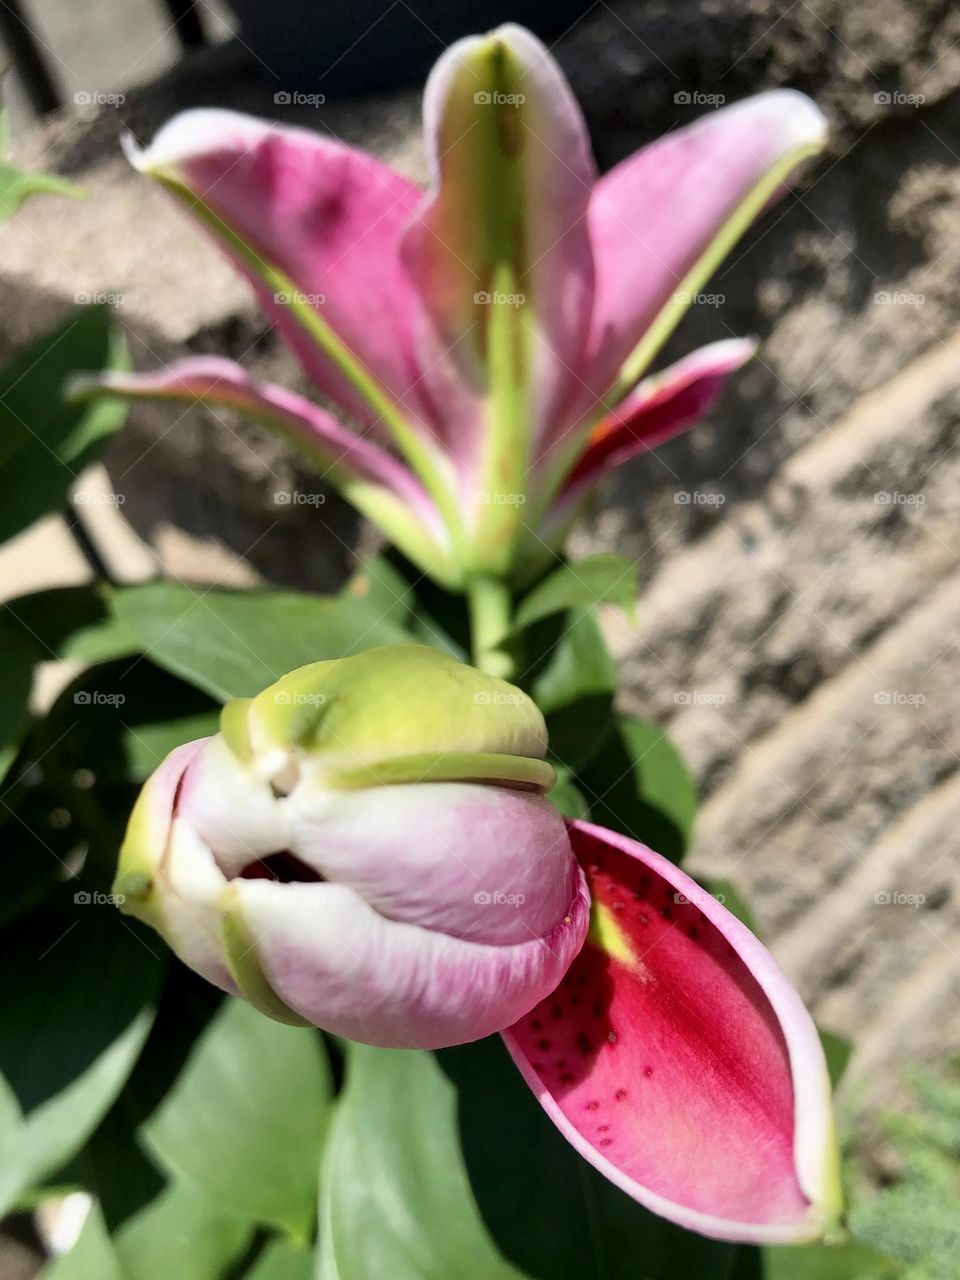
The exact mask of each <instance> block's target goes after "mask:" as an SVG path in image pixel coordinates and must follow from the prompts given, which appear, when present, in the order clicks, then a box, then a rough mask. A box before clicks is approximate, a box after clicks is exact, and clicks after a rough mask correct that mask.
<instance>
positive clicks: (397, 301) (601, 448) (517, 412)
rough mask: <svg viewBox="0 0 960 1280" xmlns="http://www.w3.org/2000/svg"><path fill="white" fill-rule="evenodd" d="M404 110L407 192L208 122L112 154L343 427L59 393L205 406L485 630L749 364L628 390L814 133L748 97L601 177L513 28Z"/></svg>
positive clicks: (732, 345)
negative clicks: (639, 463)
mask: <svg viewBox="0 0 960 1280" xmlns="http://www.w3.org/2000/svg"><path fill="white" fill-rule="evenodd" d="M423 114H424V132H425V144H426V153H427V160H428V164H429V172H430V185H429V189H428V190H426V191H424V190H422V189H421V188H420V187H419V186H417V185H416V184H415V183H413V182H411V181H409V180H408V179H407V178H406V177H404V176H402V175H401V174H399V173H397V172H396V171H395V170H393V169H391V168H390V167H389V166H387V165H386V164H384V163H382V162H381V161H380V160H378V159H376V158H375V157H373V156H371V155H368V154H365V153H364V152H362V151H359V150H356V149H354V148H352V147H349V146H346V145H344V144H342V143H340V142H338V141H336V140H334V139H332V138H329V137H325V136H322V135H320V134H317V133H313V132H310V131H307V130H304V129H300V128H289V127H284V126H281V125H277V124H274V123H270V122H266V121H262V120H257V119H252V118H249V117H247V116H244V115H240V114H237V113H234V112H231V111H225V110H208V109H202V110H192V111H187V112H185V113H183V114H181V115H179V116H177V117H175V118H174V119H173V120H171V121H170V122H169V123H168V124H167V125H166V126H165V127H164V128H162V129H161V130H160V132H159V133H158V134H157V135H156V137H155V138H154V139H153V142H152V143H151V144H150V145H149V146H148V147H146V148H145V149H140V148H139V147H138V146H136V145H135V144H133V143H128V147H127V150H128V154H129V156H130V159H131V161H132V162H133V164H134V165H135V166H136V167H137V168H138V169H139V170H141V171H142V172H143V173H146V174H149V175H150V176H152V177H154V178H156V179H157V180H158V181H160V182H161V183H163V184H164V185H165V186H166V187H167V188H168V189H169V190H170V191H171V192H172V193H173V194H174V195H175V196H176V197H177V199H179V200H180V201H182V202H183V204H184V206H185V207H186V208H187V209H188V210H189V211H190V212H191V213H192V214H193V215H194V216H195V217H196V218H197V219H199V221H200V222H201V223H202V224H203V225H204V226H205V227H206V228H207V230H208V231H209V232H211V233H212V235H213V236H214V237H215V238H216V239H217V241H218V242H219V243H220V245H221V246H222V247H223V249H224V250H225V251H226V253H227V254H228V255H229V257H230V258H231V260H232V261H233V262H234V264H235V265H236V266H237V268H238V269H239V270H240V271H241V272H242V273H243V274H244V275H245V276H246V277H247V279H248V280H249V281H250V283H251V285H252V286H253V289H254V291H255V293H256V295H257V297H258V299H259V301H260V303H261V305H262V306H263V308H264V310H265V312H266V313H267V315H268V317H269V318H270V320H271V322H272V323H273V324H274V326H275V327H276V329H277V331H278V333H279V334H280V336H281V337H282V338H283V340H284V341H285V342H286V343H287V344H288V345H289V347H290V348H291V350H292V351H293V352H294V353H295V355H296V357H297V358H298V360H299V362H300V364H301V365H302V366H303V369H304V370H305V372H306V374H307V375H308V376H309V378H310V379H311V381H312V383H313V384H314V385H315V387H316V388H317V390H318V391H319V392H321V393H322V395H323V396H324V397H326V398H327V399H328V400H331V401H333V402H334V403H335V404H336V405H338V406H339V407H340V409H341V410H342V413H343V415H344V421H341V420H339V419H338V418H337V417H335V416H334V415H333V414H332V413H331V412H329V411H328V410H327V409H326V408H321V407H320V406H319V405H317V404H315V403H313V402H312V401H310V400H308V399H306V398H305V397H304V396H302V395H299V394H295V393H294V392H292V391H290V390H287V389H284V388H282V387H279V386H274V385H268V384H258V383H256V382H254V381H253V380H252V379H251V378H250V377H249V375H248V374H247V373H246V372H245V371H244V370H243V369H242V368H241V367H240V366H239V365H237V364H234V363H232V362H230V361H228V360H225V359H219V358H215V357H206V356H199V357H192V358H188V359H184V360H179V361H177V362H175V363H174V364H172V365H170V366H169V367H167V368H166V369H162V370H159V371H156V372H152V373H146V374H139V375H131V374H127V373H111V374H107V375H101V376H97V377H96V378H86V379H82V380H81V381H80V382H79V383H78V385H77V387H76V389H75V393H76V394H78V395H87V394H92V393H95V392H108V393H114V394H117V395H121V396H138V397H151V398H159V399H170V400H182V401H186V402H188V403H190V402H194V401H196V400H202V401H204V402H205V403H206V404H208V405H213V406H218V405H219V406H228V407H230V408H233V409H236V410H240V411H242V412H244V413H246V414H248V415H249V416H251V417H252V418H255V419H257V420H258V421H260V422H261V423H265V424H267V425H268V426H270V427H272V428H274V429H276V430H277V431H279V432H281V433H282V434H283V435H285V436H286V437H287V438H288V439H289V440H290V441H292V442H293V444H294V445H296V447H297V448H298V449H299V450H300V451H301V452H302V453H303V454H304V455H306V457H307V458H309V459H310V460H311V461H312V462H313V463H314V464H315V465H316V466H317V467H318V468H319V469H320V471H321V472H322V473H323V474H324V475H325V476H326V477H328V478H329V479H330V480H331V481H332V482H333V483H334V484H336V485H337V486H339V488H340V489H341V491H342V492H343V493H344V495H345V496H346V497H347V498H348V499H349V500H350V501H351V502H352V503H353V504H354V505H355V506H356V507H357V508H358V509H359V510H360V511H361V512H363V513H364V514H366V515H367V516H368V517H370V518H371V519H372V520H373V521H375V522H376V523H377V524H378V525H379V526H380V528H381V529H382V530H383V531H384V532H385V533H386V535H387V536H388V537H389V538H390V539H391V540H392V542H393V543H394V544H395V545H396V546H397V547H399V548H400V549H401V550H402V551H403V552H404V553H405V554H406V556H407V557H408V558H409V559H410V560H411V561H413V562H414V563H415V564H416V565H417V566H418V567H419V569H421V570H422V571H423V572H425V573H427V574H428V575H430V576H431V577H432V578H433V579H434V580H436V581H437V582H438V583H440V584H442V585H443V586H445V587H447V588H449V589H452V590H456V591H464V592H466V593H467V594H468V596H469V597H470V598H471V599H472V601H473V606H474V611H475V613H477V614H479V615H480V616H481V628H482V630H484V631H486V632H487V633H488V634H490V633H493V634H496V633H497V632H502V631H503V630H505V623H504V620H503V617H502V615H503V614H504V612H505V611H507V610H508V609H509V602H508V600H507V593H506V588H505V585H504V584H508V583H513V584H514V585H516V584H518V583H519V584H521V585H522V584H523V583H525V582H529V581H531V580H532V579H533V578H535V577H536V575H537V574H538V572H540V571H542V570H543V568H544V567H545V566H546V565H547V564H549V562H550V559H551V557H553V556H554V555H555V554H556V552H557V551H558V549H560V548H561V547H562V544H563V541H564V539H565V536H566V534H567V532H568V530H569V528H570V526H571V524H572V523H573V520H574V518H575V517H576V515H577V514H578V512H579V511H580V510H581V508H582V506H583V504H584V502H585V500H586V499H587V498H588V497H589V496H590V494H591V493H592V491H593V490H594V489H595V487H596V485H597V483H598V481H599V480H600V479H601V477H602V476H603V475H604V474H605V473H606V472H607V471H608V470H609V469H610V468H611V467H615V466H617V465H619V464H620V463H621V462H623V461H624V460H626V459H627V458H630V457H631V456H633V455H634V454H636V453H638V452H640V451H642V450H646V449H650V448H653V447H654V446H656V445H658V444H660V443H661V442H663V441H664V440H666V439H668V438H669V437H670V436H672V435H673V434H675V433H676V432H677V431H679V430H681V429H683V428H685V427H688V426H689V425H691V424H692V423H693V422H695V421H696V420H697V419H699V418H700V417H702V416H703V414H704V413H705V412H706V411H707V410H708V409H709V407H710V405H711V403H712V402H713V401H714V399H715V398H716V396H717V394H718V393H719V391H720V390H721V388H722V387H723V385H724V383H725V381H726V379H727V377H728V376H729V375H730V374H731V372H732V371H734V370H736V369H737V368H738V367H739V366H740V365H742V364H743V362H744V361H745V360H747V359H748V358H749V357H750V355H751V354H752V352H753V351H754V347H755V344H754V343H753V342H752V341H751V340H748V339H740V338H736V337H730V336H725V337H723V338H721V339H720V340H719V341H717V342H714V343H711V344H710V345H708V346H706V347H703V348H701V349H700V350H698V351H695V352H694V353H692V354H691V355H689V356H687V357H686V358H684V359H682V360H680V361H679V362H678V363H676V364H674V365H672V366H670V367H669V368H666V369H661V370H660V371H658V372H655V373H651V372H650V369H651V365H652V362H653V361H654V359H655V357H656V356H657V354H658V352H659V351H660V349H661V347H662V346H663V344H664V342H665V340H666V339H667V338H668V336H669V335H670V334H671V332H672V331H673V329H674V328H675V326H676V325H677V323H678V321H679V320H680V318H681V316H682V315H683V313H684V311H685V310H686V308H687V307H688V306H689V305H690V303H691V301H692V300H693V299H695V298H696V296H697V294H698V291H699V290H700V289H701V287H702V285H703V283H704V282H705V280H706V279H707V278H708V276H709V275H710V273H711V272H712V271H713V270H714V268H715V267H716V266H717V264H718V263H719V262H720V261H721V259H722V258H723V256H724V255H725V254H726V253H727V252H728V251H729V249H730V248H731V246H732V245H733V244H734V243H735V241H736V240H737V238H738V237H739V236H740V235H741V233H742V232H743V231H744V229H745V228H746V227H747V226H748V225H749V223H750V222H751V220H752V219H753V218H754V217H755V216H756V215H757V214H758V213H759V212H760V211H761V210H762V209H763V208H764V207H765V206H766V205H767V204H768V203H769V201H770V200H771V199H772V198H773V197H774V196H775V195H776V194H777V193H778V191H779V190H780V189H781V188H782V186H783V184H784V182H785V180H786V179H787V178H788V176H789V175H790V174H791V172H792V171H793V170H794V168H795V167H796V166H797V164H798V163H799V162H800V161H802V160H803V159H804V158H805V157H807V156H809V155H811V154H812V153H814V152H816V151H817V150H818V149H819V148H820V147H821V146H822V145H823V142H824V138H825V126H824V120H823V117H822V116H821V114H820V112H819V111H818V110H817V108H816V107H815V106H814V105H813V103H812V102H810V100H809V99H807V98H806V97H804V96H803V95H802V94H799V93H796V92H793V91H789V90H777V91H773V92H767V93H762V94H760V95H758V96H756V97H753V98H750V99H748V100H746V101H744V102H740V103H737V104H735V105H733V106H730V107H726V108H724V109H721V110H716V111H713V112H712V113H711V114H709V115H708V116H706V117H705V118H703V119H701V120H698V121H697V122H695V123H694V124H692V125H690V126H689V127H685V128H678V129H676V130H675V131H673V132H672V133H670V134H668V135H667V136H666V137H664V138H662V139H660V140H659V141H657V142H654V143H653V144H651V145H649V146H646V147H644V148H642V149H641V150H639V151H637V152H636V153H635V154H634V155H632V156H630V157H628V158H627V159H626V160H624V161H623V162H622V163H620V164H619V165H617V166H616V167H615V168H614V169H613V170H612V171H611V172H609V173H607V174H605V175H603V176H598V174H597V170H596V167H595V164H594V160H593V157H592V154H591V149H590V145H589V139H588V135H587V130H586V127H585V124H584V120H583V117H582V115H581V112H580V109H579V107H578V104H577V102H576V100H575V98H574V96H573V94H572V92H571V89H570V87H569V85H568V83H567V81H566V79H565V78H564V76H563V74H562V72H561V70H560V68H559V67H558V65H557V63H556V62H555V61H554V59H553V58H552V57H551V55H550V54H549V53H548V51H547V50H546V48H545V47H544V46H543V45H542V44H541V43H540V42H539V41H538V40H537V39H536V38H535V37H534V36H533V35H531V34H530V33H529V32H528V31H526V30H524V29H522V28H520V27H516V26H512V25H511V26H505V27H501V28H499V29H498V30H496V31H494V32H493V33H491V34H489V35H486V36H477V37H471V38H469V39H465V40H461V41H459V42H458V43H456V44H454V45H453V46H451V47H450V48H449V49H448V50H447V51H446V52H445V53H444V55H443V56H442V57H441V58H440V60H439V61H438V63H437V64H436V66H435V67H434V69H433V71H432V73H431V75H430V78H429V81H428V84H427V87H426V92H425V98H424V113H423ZM484 618H485V620H484Z"/></svg>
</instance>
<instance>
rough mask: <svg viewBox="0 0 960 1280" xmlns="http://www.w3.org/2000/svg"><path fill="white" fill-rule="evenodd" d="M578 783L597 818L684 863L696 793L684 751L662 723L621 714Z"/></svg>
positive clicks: (606, 824) (691, 826)
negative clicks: (679, 750)
mask: <svg viewBox="0 0 960 1280" xmlns="http://www.w3.org/2000/svg"><path fill="white" fill-rule="evenodd" d="M579 781H580V784H581V787H582V789H583V792H584V795H585V796H586V799H587V803H588V804H589V806H590V813H591V815H592V817H593V821H594V822H598V823H600V824H601V826H605V827H611V828H612V829H613V830H615V831H620V832H622V833H623V834H624V835H628V836H632V837H633V838H634V839H635V840H641V841H643V843H644V844H647V845H649V846H650V848H651V849H655V850H656V851H657V853H662V854H663V855H664V857H667V858H671V859H673V860H674V861H675V862H679V861H680V859H681V858H682V857H683V854H684V853H685V851H686V849H687V845H688V844H689V842H690V836H691V832H692V830H693V820H694V817H695V815H696V811H697V791H696V787H695V785H694V782H693V779H692V778H691V776H690V774H689V772H688V770H687V767H686V765H685V764H684V763H683V760H682V758H681V756H680V753H679V752H678V751H677V749H676V747H675V746H674V745H673V743H672V742H671V741H670V739H669V738H668V737H667V736H666V734H665V733H664V732H663V730H662V729H660V728H659V727H658V726H657V725H655V724H653V723H652V722H651V721H649V720H638V719H635V718H633V717H630V716H622V717H618V719H617V720H616V722H615V726H614V729H613V731H612V733H611V734H610V735H609V737H608V738H607V739H606V740H605V741H604V743H603V746H602V748H601V749H600V750H599V751H598V752H597V753H596V754H595V755H594V757H593V758H592V759H591V760H590V762H589V764H588V765H587V766H586V767H585V768H584V769H583V770H581V771H580V774H579Z"/></svg>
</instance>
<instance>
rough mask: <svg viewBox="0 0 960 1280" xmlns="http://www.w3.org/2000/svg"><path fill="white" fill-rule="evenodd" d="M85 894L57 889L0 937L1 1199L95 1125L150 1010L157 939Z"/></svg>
mask: <svg viewBox="0 0 960 1280" xmlns="http://www.w3.org/2000/svg"><path fill="white" fill-rule="evenodd" d="M75 893H76V894H77V895H78V898H77V900H75V898H74V894H75ZM85 894H86V891H84V890H80V889H77V890H75V891H74V890H72V889H64V891H63V892H62V893H61V895H60V896H59V897H58V899H57V900H56V901H55V902H50V903H48V904H46V905H45V906H44V908H43V910H42V911H41V910H36V911H33V912H31V913H30V914H28V915H25V916H22V917H20V918H19V919H18V920H17V921H16V922H15V923H14V924H13V925H12V926H10V927H8V928H7V929H6V930H5V931H4V934H3V936H2V940H0V971H2V972H3V973H5V974H8V975H14V974H15V975H16V980H15V981H12V980H11V981H7V982H5V983H3V984H2V986H0V1025H2V1026H3V1036H2V1038H0V1073H2V1081H0V1089H2V1094H3V1096H2V1101H0V1113H2V1118H0V1206H5V1205H9V1204H11V1203H12V1202H13V1200H14V1199H15V1198H16V1197H17V1196H19V1195H20V1194H21V1193H22V1192H23V1191H25V1190H26V1189H28V1188H29V1187H31V1186H33V1185H34V1184H35V1183H37V1182H38V1181H39V1180H40V1179H42V1178H43V1177H45V1176H46V1175H48V1174H49V1173H51V1172H52V1171H53V1170H54V1169H56V1168H58V1167H59V1166H60V1165H62V1164H63V1163H64V1162H65V1161H66V1160H68V1159H69V1158H70V1157H71V1156H72V1154H73V1153H74V1151H75V1150H76V1149H77V1148H78V1147H79V1145H80V1144H81V1143H82V1142H83V1141H84V1139H85V1138H86V1137H87V1135H88V1134H89V1133H90V1132H91V1131H92V1130H93V1129H94V1127H95V1126H96V1124H97V1122H98V1121H99V1120H100V1118H101V1116H102V1115H103V1114H104V1113H105V1111H106V1110H107V1108H108V1107H109V1106H110V1104H111V1102H112V1101H113V1099H114V1098H115V1097H116V1096H117V1094H118V1092H119V1090H120V1088H121V1087H122V1085H123V1082H124V1080H125V1079H126V1078H127V1076H128V1074H129V1073H130V1070H131V1068H132V1066H133V1064H134V1061H135V1060H136V1057H137V1054H138V1053H139V1052H140V1048H141V1046H142V1044H143V1042H144V1039H145V1037H146V1035H147V1032H148V1030H149V1028H150V1023H151V1021H152V1018H153V1003H154V999H155V994H156V990H157V984H158V980H159V975H160V969H161V964H160V956H159V948H154V945H153V941H152V939H151V940H148V939H147V938H146V936H145V935H146V931H142V932H141V931H140V930H139V929H138V928H136V927H134V926H130V925H128V924H127V923H126V921H125V920H124V919H123V918H122V917H121V916H120V914H119V912H117V910H116V909H115V907H113V906H112V905H108V904H106V903H100V902H96V901H94V900H92V899H90V900H84V895H85ZM86 897H87V898H88V899H89V898H90V895H89V894H86Z"/></svg>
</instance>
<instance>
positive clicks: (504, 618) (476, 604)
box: [467, 574, 515, 680]
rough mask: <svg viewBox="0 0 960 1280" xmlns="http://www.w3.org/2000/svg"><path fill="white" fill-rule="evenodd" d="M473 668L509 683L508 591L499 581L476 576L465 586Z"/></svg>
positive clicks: (510, 610)
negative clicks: (468, 610)
mask: <svg viewBox="0 0 960 1280" xmlns="http://www.w3.org/2000/svg"><path fill="white" fill-rule="evenodd" d="M467 604H468V606H469V609H470V643H471V647H472V649H473V665H474V666H475V667H477V668H478V669H479V670H480V671H485V672H486V673H487V675H491V676H499V677H500V678H501V679H503V680H509V679H511V678H512V677H513V674H514V667H515V664H514V660H513V655H512V654H511V653H510V651H509V648H508V647H507V641H508V638H509V635H510V617H511V613H512V609H511V601H510V588H509V587H508V586H507V584H506V583H505V582H504V581H503V580H502V579H501V578H494V577H491V576H489V575H487V574H478V575H476V576H475V577H473V578H471V579H470V582H469V583H468V584H467Z"/></svg>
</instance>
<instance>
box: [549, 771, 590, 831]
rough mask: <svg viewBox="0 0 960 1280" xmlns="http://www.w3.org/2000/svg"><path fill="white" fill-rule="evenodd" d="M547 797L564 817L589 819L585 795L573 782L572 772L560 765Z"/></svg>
mask: <svg viewBox="0 0 960 1280" xmlns="http://www.w3.org/2000/svg"><path fill="white" fill-rule="evenodd" d="M547 799H548V800H550V801H551V802H552V803H553V804H555V805H556V806H557V808H558V809H559V810H560V812H561V813H562V814H563V816H564V817H565V818H581V819H584V820H587V821H589V818H590V807H589V805H588V804H587V801H586V797H585V796H584V794H583V792H582V791H581V790H580V788H579V787H578V786H577V784H576V783H575V782H574V780H573V774H572V773H571V772H570V770H569V769H567V768H565V767H564V766H562V765H561V767H560V768H559V769H558V770H557V780H556V782H555V783H554V784H553V786H552V787H551V789H550V791H549V792H548V793H547Z"/></svg>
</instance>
